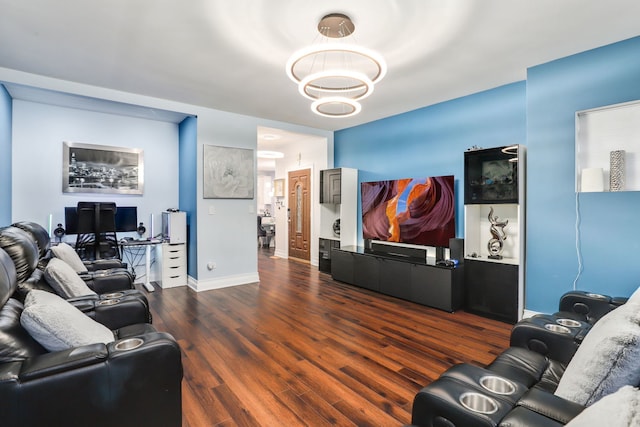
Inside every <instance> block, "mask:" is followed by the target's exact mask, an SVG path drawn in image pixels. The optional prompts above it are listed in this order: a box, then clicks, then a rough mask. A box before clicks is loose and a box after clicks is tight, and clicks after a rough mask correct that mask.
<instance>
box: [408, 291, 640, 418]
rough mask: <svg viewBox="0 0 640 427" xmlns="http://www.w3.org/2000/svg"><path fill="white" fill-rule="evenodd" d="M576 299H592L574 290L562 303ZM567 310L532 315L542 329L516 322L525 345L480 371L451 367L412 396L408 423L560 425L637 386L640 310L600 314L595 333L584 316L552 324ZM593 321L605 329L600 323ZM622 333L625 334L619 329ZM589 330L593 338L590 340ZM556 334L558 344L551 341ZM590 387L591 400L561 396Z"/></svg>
mask: <svg viewBox="0 0 640 427" xmlns="http://www.w3.org/2000/svg"><path fill="white" fill-rule="evenodd" d="M563 298H564V297H563ZM575 298H577V299H578V300H580V304H583V303H585V304H586V305H589V303H590V301H589V299H593V298H594V296H593V295H589V296H587V295H586V293H581V292H578V294H575V293H573V294H572V295H569V296H568V298H567V299H569V300H571V299H575ZM596 299H599V300H601V301H598V302H596V303H595V304H596V305H597V306H599V304H601V302H602V301H604V300H606V301H611V300H614V299H610V298H601V297H598V296H596ZM615 300H617V301H619V304H614V305H612V307H611V308H612V309H617V308H620V306H621V305H622V304H623V303H624V302H626V300H627V299H626V298H620V299H615ZM600 308H601V307H600ZM590 310H591V309H590ZM597 310H598V309H596V311H597ZM569 311H570V310H561V312H559V313H556V315H539V316H534V317H536V318H537V319H538V320H540V323H535V322H534V323H531V322H528V319H527V324H526V328H519V326H520V325H519V324H516V325H515V326H514V331H519V333H520V334H521V335H522V337H521V338H522V341H523V342H524V343H526V345H523V346H512V347H510V348H508V349H507V350H505V351H504V352H503V353H502V354H500V355H499V356H498V357H496V359H495V360H494V361H493V362H492V363H491V364H489V365H488V366H486V367H484V368H483V367H478V366H474V365H470V364H459V365H455V366H453V367H451V368H449V369H448V370H447V371H445V372H444V373H443V374H442V375H441V376H440V378H438V379H437V380H436V381H434V382H433V383H431V384H429V385H428V386H426V387H425V388H423V389H422V390H420V392H418V394H417V395H416V396H415V398H414V402H413V408H412V424H413V425H416V426H429V427H454V426H459V427H460V426H465V427H472V426H502V427H515V426H527V427H533V426H542V427H551V426H562V425H565V424H567V423H568V422H570V421H571V420H572V419H573V418H574V417H576V416H577V415H578V414H579V413H581V412H582V411H583V410H584V409H585V406H584V405H589V404H591V403H593V402H595V401H596V400H598V399H599V398H600V396H605V395H606V394H607V393H611V392H613V391H615V390H616V389H617V387H619V386H621V385H631V386H635V387H637V386H638V383H639V382H640V376H639V374H640V370H639V369H638V365H637V360H636V359H637V358H638V357H640V344H639V343H640V316H639V315H638V312H640V305H638V304H637V302H636V303H635V305H630V306H628V307H625V310H621V311H617V312H616V313H611V311H612V310H609V311H608V312H606V313H605V311H606V310H604V309H603V310H602V313H601V315H600V316H599V317H597V318H596V317H593V319H594V321H595V322H596V323H597V325H594V328H596V327H598V328H599V331H598V332H597V333H595V329H592V325H591V324H590V323H588V322H587V321H586V320H587V319H586V318H584V320H582V321H579V322H578V323H579V324H578V325H570V326H563V325H561V324H560V323H558V322H556V320H558V319H560V320H568V319H569V318H570V316H569V315H568V312H569ZM594 312H595V311H594ZM605 315H607V316H608V317H609V318H608V319H607V321H604V320H603V319H604V316H605ZM557 316H565V317H557ZM601 319H602V320H601ZM598 321H600V322H604V323H602V324H600V323H598ZM544 322H552V323H544ZM519 323H522V321H521V322H519ZM623 324H624V326H623ZM548 326H551V327H548ZM555 326H562V327H563V328H564V329H567V330H570V329H575V330H577V331H581V332H582V333H583V338H584V339H585V341H584V345H586V340H587V339H589V340H590V341H589V345H588V346H587V347H585V348H583V349H582V350H583V351H582V352H581V355H580V357H577V354H575V353H576V348H577V347H578V346H580V345H581V344H580V343H581V342H582V339H580V340H576V336H578V334H579V333H578V332H571V333H567V332H565V331H557V330H556V329H555ZM621 327H622V330H620V331H619V329H620V328H621ZM532 331H533V332H535V334H533V335H530V336H529V338H531V337H533V338H531V339H533V340H534V341H535V340H536V339H537V338H538V337H542V339H541V340H542V341H543V342H544V343H545V345H547V346H548V347H547V348H545V351H544V352H537V351H535V350H536V349H535V348H534V349H531V348H530V347H531V346H530V343H531V340H529V339H527V337H526V335H527V334H528V333H531V332H532ZM591 331H594V333H593V334H592V335H588V334H589V332H591ZM536 334H537V335H536ZM544 334H546V335H547V336H546V337H545V336H544ZM625 334H626V335H625ZM554 335H560V336H562V337H563V338H562V339H556V338H554ZM549 337H552V338H551V339H549ZM513 342H514V340H513V338H512V343H513ZM534 347H535V346H534ZM567 348H568V350H567ZM600 349H602V351H601V350H600ZM585 350H586V351H585ZM541 353H542V354H541ZM549 354H553V355H562V357H565V359H566V360H557V359H554V358H552V357H550V356H549ZM574 355H575V356H576V357H574ZM592 355H593V357H592ZM594 358H595V359H594ZM574 359H579V360H574ZM570 365H573V366H570ZM616 365H617V366H616ZM568 370H571V371H572V372H571V374H572V375H573V376H572V379H571V380H569V381H567V383H568V384H569V385H567V383H565V384H564V389H563V390H562V392H560V393H558V392H559V391H560V390H559V385H561V381H562V378H563V375H564V374H565V371H568ZM636 371H637V372H636ZM576 374H577V375H576ZM576 378H577V379H578V381H576V380H575V379H576ZM591 378H592V380H589V379H591ZM585 379H587V380H585ZM583 380H584V381H583ZM589 381H591V382H592V384H594V387H593V389H592V390H590V391H588V392H587V391H585V395H587V396H588V397H587V398H585V399H584V401H581V400H580V399H581V398H582V397H584V396H581V397H579V398H575V397H574V398H575V400H576V401H575V402H574V401H573V400H568V399H566V398H562V397H560V396H562V395H565V396H566V395H567V394H569V395H573V396H576V394H580V393H582V391H583V390H584V389H583V388H582V385H581V384H583V383H584V384H588V383H589ZM586 388H587V389H588V388H589V386H586ZM576 390H578V391H577V392H576ZM558 394H559V395H558ZM576 402H580V403H576Z"/></svg>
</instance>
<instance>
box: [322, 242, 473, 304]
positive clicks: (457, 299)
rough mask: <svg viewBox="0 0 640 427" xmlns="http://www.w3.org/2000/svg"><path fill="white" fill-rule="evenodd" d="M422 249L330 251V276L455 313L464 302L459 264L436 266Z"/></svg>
mask: <svg viewBox="0 0 640 427" xmlns="http://www.w3.org/2000/svg"><path fill="white" fill-rule="evenodd" d="M424 251H425V250H424V249H414V248H404V247H400V246H389V245H376V244H373V245H370V246H369V247H367V248H364V247H361V246H347V247H342V248H339V249H338V248H333V249H332V251H331V276H332V277H333V278H334V279H335V280H339V281H341V282H345V283H348V284H350V285H355V286H358V287H361V288H365V289H369V290H372V291H376V292H380V293H383V294H386V295H391V296H394V297H397V298H402V299H406V300H408V301H412V302H415V303H418V304H423V305H427V306H429V307H435V308H439V309H441V310H445V311H448V312H454V311H455V310H457V309H459V308H460V307H462V305H463V302H464V295H463V289H464V272H463V268H462V265H457V266H443V265H435V264H436V261H435V259H433V260H427V257H426V252H424Z"/></svg>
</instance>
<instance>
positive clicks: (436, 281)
mask: <svg viewBox="0 0 640 427" xmlns="http://www.w3.org/2000/svg"><path fill="white" fill-rule="evenodd" d="M454 273H456V270H454V269H448V268H438V267H433V266H429V265H415V264H413V265H412V267H411V300H412V301H415V302H417V303H419V304H424V305H428V306H429V307H435V308H439V309H441V310H446V311H449V312H452V311H454V310H455V309H457V308H458V305H459V302H458V301H457V300H458V299H459V298H458V297H457V294H458V292H457V286H456V282H455V277H454Z"/></svg>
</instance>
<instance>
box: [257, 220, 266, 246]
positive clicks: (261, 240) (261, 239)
mask: <svg viewBox="0 0 640 427" xmlns="http://www.w3.org/2000/svg"><path fill="white" fill-rule="evenodd" d="M266 240H267V230H265V229H264V227H263V226H262V216H260V215H258V247H263V248H264V247H265V241H266Z"/></svg>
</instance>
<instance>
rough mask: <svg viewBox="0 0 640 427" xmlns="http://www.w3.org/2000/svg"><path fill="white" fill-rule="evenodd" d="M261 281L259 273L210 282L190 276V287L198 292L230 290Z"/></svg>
mask: <svg viewBox="0 0 640 427" xmlns="http://www.w3.org/2000/svg"><path fill="white" fill-rule="evenodd" d="M259 281H260V278H259V277H258V272H255V273H251V274H238V275H236V276H225V277H219V278H215V279H208V280H195V279H193V278H192V277H191V276H189V287H190V288H191V289H193V290H194V291H196V292H202V291H210V290H212V289H222V288H228V287H230V286H238V285H247V284H249V283H257V282H259Z"/></svg>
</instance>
